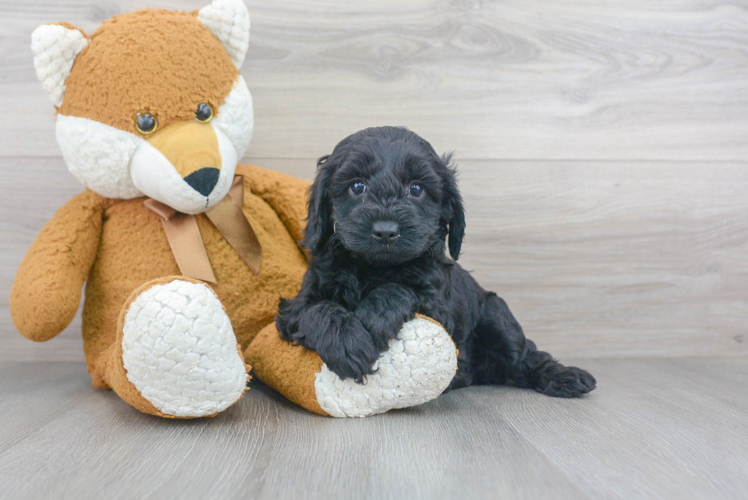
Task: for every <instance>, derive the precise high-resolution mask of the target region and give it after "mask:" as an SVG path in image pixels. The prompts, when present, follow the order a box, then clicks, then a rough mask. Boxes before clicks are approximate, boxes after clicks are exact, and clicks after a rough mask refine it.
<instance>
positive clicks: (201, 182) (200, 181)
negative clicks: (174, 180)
mask: <svg viewBox="0 0 748 500" xmlns="http://www.w3.org/2000/svg"><path fill="white" fill-rule="evenodd" d="M220 175H221V171H220V170H219V169H217V168H201V169H200V170H195V171H194V172H192V173H191V174H190V175H188V176H187V177H185V178H184V182H186V183H187V184H189V185H190V186H192V189H194V190H195V191H197V192H198V193H200V194H201V195H203V196H208V195H209V194H210V193H211V192H212V191H213V188H214V187H216V184H218V177H219V176H220Z"/></svg>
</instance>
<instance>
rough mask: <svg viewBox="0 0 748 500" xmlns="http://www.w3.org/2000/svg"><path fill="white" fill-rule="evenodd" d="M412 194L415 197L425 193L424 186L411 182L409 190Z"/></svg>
mask: <svg viewBox="0 0 748 500" xmlns="http://www.w3.org/2000/svg"><path fill="white" fill-rule="evenodd" d="M408 192H409V193H410V195H411V196H413V197H415V198H419V197H420V196H421V195H423V192H424V191H423V186H421V185H420V184H418V183H415V184H411V185H410V189H409V190H408Z"/></svg>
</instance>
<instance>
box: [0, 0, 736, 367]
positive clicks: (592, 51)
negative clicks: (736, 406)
mask: <svg viewBox="0 0 748 500" xmlns="http://www.w3.org/2000/svg"><path fill="white" fill-rule="evenodd" d="M207 1H208V0H203V1H195V0H189V1H182V0H180V1H176V0H169V1H167V0H146V1H141V0H137V1H136V0H107V1H93V0H72V1H71V0H67V1H64V2H63V1H59V2H55V1H51V0H33V1H28V2H10V1H7V0H3V1H2V2H1V3H0V19H3V20H4V23H3V24H4V30H3V34H2V35H0V68H1V69H0V97H2V109H3V112H2V113H0V130H2V132H1V133H0V346H1V347H0V360H1V359H13V360H81V359H82V352H81V342H80V339H79V336H80V334H79V328H80V324H79V322H78V321H77V320H76V321H75V322H74V323H73V324H72V325H71V327H70V328H68V329H67V330H66V331H65V332H64V333H63V334H62V335H61V336H60V337H58V338H56V339H54V340H53V341H51V342H50V343H47V344H33V343H31V342H30V341H26V340H25V339H23V338H21V337H20V336H19V335H18V333H17V332H16V331H15V328H14V327H13V325H12V323H11V321H10V316H9V311H8V306H7V303H8V296H9V292H10V286H11V283H12V280H13V277H14V275H15V272H16V269H17V266H18V264H19V263H20V260H21V258H22V257H23V254H24V252H25V251H26V249H27V248H28V246H29V245H30V243H31V242H32V241H33V238H34V236H35V235H36V233H37V232H38V231H39V230H40V229H41V227H42V225H43V224H44V222H45V221H46V220H48V219H49V217H51V215H52V214H53V213H54V211H55V209H56V208H57V207H59V206H60V205H62V204H63V203H64V202H65V201H66V200H67V199H69V198H70V197H71V196H72V195H74V194H75V193H77V192H79V191H80V190H81V187H80V186H79V185H78V184H77V182H76V181H75V180H74V179H73V178H72V176H71V175H70V174H69V173H67V171H66V169H65V166H64V164H63V162H62V159H61V158H60V152H59V149H58V147H57V144H56V142H55V137H54V125H53V122H54V109H53V107H52V105H51V102H50V101H49V99H48V97H47V96H46V94H45V93H44V91H43V90H42V88H41V84H39V83H38V82H37V80H36V76H35V73H34V68H33V64H32V55H31V50H30V34H31V32H32V30H33V29H34V28H35V27H36V26H37V25H39V24H44V23H47V22H57V21H68V22H71V23H73V24H75V25H77V26H79V27H81V28H83V29H84V30H86V31H87V32H91V31H93V30H94V29H95V28H96V27H97V26H98V25H99V24H100V23H101V21H102V20H104V19H107V18H109V17H111V16H113V15H115V14H117V13H120V12H126V11H131V10H135V9H138V8H143V7H161V8H169V9H177V8H179V9H193V8H198V7H201V6H202V5H203V4H204V3H207ZM248 5H249V7H250V13H251V15H252V34H251V43H250V50H249V54H248V56H247V60H246V62H245V63H244V67H243V73H244V75H245V77H246V78H247V81H248V84H249V86H250V89H251V91H252V93H253V97H254V100H255V106H256V121H255V133H254V137H253V140H252V144H251V146H250V150H249V153H248V154H249V157H248V158H246V160H247V161H251V162H253V163H256V164H258V165H262V166H266V167H270V168H276V169H278V170H282V171H285V172H289V173H294V174H296V175H299V176H301V177H305V178H309V179H311V177H312V176H313V174H314V159H315V158H316V157H318V156H320V155H323V154H325V153H328V152H330V151H331V149H332V147H333V146H334V145H335V143H336V142H337V141H339V140H340V139H342V138H343V137H344V136H346V135H347V134H349V133H351V132H354V131H356V130H358V129H359V128H363V127H366V126H371V125H384V124H393V125H406V126H409V127H410V128H412V129H413V130H414V131H416V132H418V133H419V134H421V135H423V136H424V137H425V138H427V139H428V140H429V141H430V142H431V143H432V144H433V145H434V146H435V147H436V148H437V150H439V151H448V150H455V151H456V160H457V162H458V164H459V167H460V172H461V174H460V182H461V187H462V190H463V194H464V196H465V198H466V200H467V210H468V236H467V238H466V241H465V245H464V250H465V254H464V257H463V259H462V263H463V265H464V266H465V267H466V268H468V269H470V270H472V271H473V273H474V275H475V276H476V277H477V278H478V280H479V281H480V282H481V283H482V284H484V286H486V287H487V288H491V289H494V290H496V291H497V292H498V293H499V294H500V295H502V296H503V297H505V298H506V299H507V301H508V302H509V304H510V306H511V307H512V308H513V309H514V311H515V313H516V315H517V316H518V318H519V320H520V321H521V322H522V323H523V325H524V326H525V330H526V332H527V333H528V336H530V337H531V338H533V339H535V340H536V341H537V343H538V344H539V345H540V347H542V348H545V349H548V350H550V351H552V352H553V353H554V354H556V355H557V356H560V357H564V356H574V357H576V358H579V357H634V356H645V357H655V356H693V355H710V356H746V355H748V326H746V325H748V321H747V320H748V162H746V155H747V153H748V141H747V140H746V138H748V2H745V1H743V2H736V1H733V2H726V1H718V0H680V1H675V0H663V1H658V2H650V1H644V0H625V1H624V0H610V1H605V2H600V1H596V0H595V1H592V0H590V1H582V0H569V1H551V2H527V1H523V0H515V1H495V2H488V1H480V0H454V1H435V0H413V1H408V2H402V1H395V0H377V1H359V2H348V1H344V0H305V1H299V0H295V1H283V2H277V1H270V0H253V1H251V2H248Z"/></svg>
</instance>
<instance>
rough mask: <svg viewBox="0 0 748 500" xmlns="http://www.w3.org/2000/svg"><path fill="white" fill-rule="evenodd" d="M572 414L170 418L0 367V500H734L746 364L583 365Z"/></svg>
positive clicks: (483, 400) (416, 411) (72, 374)
mask: <svg viewBox="0 0 748 500" xmlns="http://www.w3.org/2000/svg"><path fill="white" fill-rule="evenodd" d="M578 364H579V365H580V366H583V367H585V368H588V369H589V370H590V371H592V373H594V374H595V375H596V376H597V379H598V381H599V388H598V389H597V390H596V391H594V392H593V393H591V394H590V395H589V396H588V397H585V398H584V399H581V400H560V399H551V398H548V397H545V396H542V395H540V394H536V393H534V392H531V391H523V390H518V389H512V388H503V387H502V388H496V387H473V388H469V389H463V390H459V391H454V392H452V393H448V394H446V395H444V396H442V397H440V398H439V399H437V400H436V401H433V402H431V403H428V404H426V405H423V406H420V407H417V408H412V409H408V410H403V411H396V412H391V413H388V414H384V415H380V416H376V417H370V418H366V419H332V418H324V417H318V416H315V415H312V414H310V413H308V412H305V411H304V410H301V409H300V408H297V407H295V406H293V405H291V404H290V403H288V402H287V401H285V400H284V399H283V398H282V397H280V396H279V395H278V394H276V393H274V392H273V391H272V390H270V389H268V388H267V387H266V386H263V385H262V384H259V383H254V384H253V386H252V389H251V390H250V391H249V392H248V393H247V396H246V397H245V398H244V399H243V400H242V401H241V402H240V403H239V404H237V405H236V406H234V407H233V408H231V409H230V410H229V411H228V412H227V413H225V414H222V415H220V416H218V417H216V418H214V419H207V420H193V421H168V420H162V419H159V418H155V417H150V416H147V415H144V414H141V413H139V412H138V411H136V410H134V409H132V408H130V407H129V406H127V405H126V404H125V403H123V402H122V401H120V400H119V399H118V398H117V397H116V396H115V395H114V394H112V393H111V392H105V391H100V390H96V389H93V388H91V387H90V386H89V379H88V376H87V374H86V373H85V367H84V366H83V365H81V364H77V363H48V364H43V363H30V362H27V363H3V364H0V405H2V409H3V416H2V420H1V421H2V424H1V425H0V497H2V498H4V499H5V498H7V499H25V498H71V499H72V498H75V499H79V498H108V499H109V498H267V499H279V498H298V499H302V498H315V499H316V498H319V499H326V500H333V499H338V498H340V499H357V498H376V499H380V498H398V499H399V498H402V499H421V498H423V499H439V498H461V499H484V498H485V499H498V498H501V499H514V498H527V499H552V498H565V499H584V498H589V499H602V498H606V499H607V498H620V499H625V500H631V499H638V498H672V499H679V500H684V499H710V500H717V499H727V498H735V499H744V498H746V494H748V472H747V471H748V433H747V432H746V425H747V422H748V361H745V360H726V359H721V360H720V359H700V360H699V359H690V360H603V361H601V360H598V361H593V360H587V361H579V362H578Z"/></svg>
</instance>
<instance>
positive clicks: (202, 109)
mask: <svg viewBox="0 0 748 500" xmlns="http://www.w3.org/2000/svg"><path fill="white" fill-rule="evenodd" d="M211 118H213V108H211V107H210V104H205V103H204V102H203V103H201V104H198V106H197V111H195V119H196V120H197V121H199V122H209V121H210V119H211Z"/></svg>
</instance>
